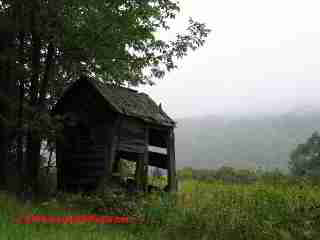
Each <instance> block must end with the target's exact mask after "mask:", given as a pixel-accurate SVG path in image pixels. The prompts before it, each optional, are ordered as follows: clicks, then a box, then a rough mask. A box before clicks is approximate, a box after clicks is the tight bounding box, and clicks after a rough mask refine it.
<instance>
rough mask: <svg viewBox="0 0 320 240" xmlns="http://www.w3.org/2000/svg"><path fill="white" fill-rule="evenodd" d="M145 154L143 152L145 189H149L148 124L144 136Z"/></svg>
mask: <svg viewBox="0 0 320 240" xmlns="http://www.w3.org/2000/svg"><path fill="white" fill-rule="evenodd" d="M144 144H145V149H144V154H143V173H142V174H143V185H144V186H143V187H144V190H145V191H147V190H148V169H149V167H148V166H149V148H148V146H149V127H148V125H146V127H145V136H144Z"/></svg>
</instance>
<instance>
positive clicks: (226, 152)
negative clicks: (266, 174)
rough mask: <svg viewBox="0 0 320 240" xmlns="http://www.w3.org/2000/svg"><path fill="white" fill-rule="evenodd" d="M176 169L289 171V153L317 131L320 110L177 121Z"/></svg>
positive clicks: (319, 124)
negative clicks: (276, 169)
mask: <svg viewBox="0 0 320 240" xmlns="http://www.w3.org/2000/svg"><path fill="white" fill-rule="evenodd" d="M177 121H178V125H177V129H176V159H177V167H178V168H182V167H186V166H190V167H193V168H210V169H214V168H218V167H221V166H222V165H225V166H231V167H235V168H250V169H257V168H262V169H265V170H272V169H275V168H279V169H281V170H285V171H286V170H288V161H289V154H290V152H291V151H292V150H293V149H294V148H295V147H296V146H297V144H299V143H303V142H305V141H306V139H307V138H308V137H310V136H311V134H312V133H313V132H314V131H318V130H320V109H319V108H314V107H299V108H297V109H295V110H294V111H291V112H289V113H285V114H257V115H254V114H252V115H250V116H249V115H247V116H235V115H234V116H232V115H225V116H213V115H210V116H204V117H194V118H183V119H178V120H177Z"/></svg>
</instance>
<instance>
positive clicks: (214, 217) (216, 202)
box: [0, 180, 320, 240]
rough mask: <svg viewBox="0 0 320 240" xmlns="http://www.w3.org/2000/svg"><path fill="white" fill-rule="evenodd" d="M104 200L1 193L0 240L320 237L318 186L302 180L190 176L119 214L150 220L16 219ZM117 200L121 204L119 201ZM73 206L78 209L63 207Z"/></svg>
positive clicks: (88, 208) (83, 209)
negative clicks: (171, 191)
mask: <svg viewBox="0 0 320 240" xmlns="http://www.w3.org/2000/svg"><path fill="white" fill-rule="evenodd" d="M106 198H107V197H101V196H100V197H96V198H94V197H91V198H82V197H80V195H68V196H64V197H63V198H62V200H61V199H58V200H56V201H55V200H52V201H49V202H45V203H42V204H41V205H40V204H39V203H38V204H35V205H33V206H32V205H29V206H23V205H22V204H21V203H19V202H18V201H16V200H15V199H14V198H13V197H10V196H8V195H7V194H5V193H1V194H0V206H1V209H0V214H1V215H0V239H1V240H2V239H60V240H64V239H77V240H80V239H154V240H155V239H184V240H187V239H226V240H229V239H246V240H247V239H248V240H250V239H252V240H260V239H265V240H269V239H270V240H271V239H283V240H289V239H320V187H318V186H317V185H311V184H308V183H303V182H302V183H300V184H280V183H279V184H275V183H273V184H270V183H269V184H267V183H259V182H256V183H252V184H227V183H223V182H218V181H215V182H210V183H206V182H199V181H195V180H187V181H184V182H183V184H182V189H181V191H180V192H179V193H178V194H177V195H176V196H173V195H168V194H164V193H161V194H152V195H149V196H147V197H144V198H141V199H140V200H139V201H138V202H137V203H136V204H134V205H131V206H129V208H130V209H131V210H130V211H129V212H127V213H124V212H122V213H121V212H120V213H119V212H118V213H115V214H122V215H125V214H127V215H128V214H129V215H135V216H139V217H141V218H143V219H145V220H146V224H129V225H125V224H124V225H115V224H103V225H102V224H93V223H91V224H89V223H88V224H62V225H61V224H45V223H33V224H26V225H21V224H15V223H14V221H15V219H17V217H19V216H23V215H26V214H42V215H68V214H69V215H70V214H74V215H79V214H88V213H92V209H95V208H96V207H97V206H98V207H100V208H103V207H106V208H107V207H108V208H110V206H112V204H113V203H112V201H110V199H106ZM113 201H114V204H119V202H120V201H121V199H114V200H113ZM126 204H128V203H126ZM70 206H73V207H75V209H76V210H74V211H72V212H67V211H64V210H61V209H62V208H69V207H70ZM118 206H119V205H117V207H118ZM123 206H125V205H123ZM123 206H120V207H123ZM100 214H101V213H100ZM102 214H107V213H102Z"/></svg>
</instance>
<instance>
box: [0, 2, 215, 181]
mask: <svg viewBox="0 0 320 240" xmlns="http://www.w3.org/2000/svg"><path fill="white" fill-rule="evenodd" d="M179 10H180V9H179V4H178V2H176V1H174V0H143V1H141V0H90V1H88V0H29V1H23V0H0V34H1V39H0V81H1V85H0V96H1V98H0V101H1V102H0V106H5V107H4V108H5V109H4V111H2V112H0V117H1V118H0V119H1V122H0V130H1V131H6V130H3V129H8V127H10V130H8V132H6V133H5V134H1V135H3V136H5V137H3V138H4V139H2V142H6V143H8V142H10V141H11V140H12V139H13V138H10V136H16V137H18V140H17V141H18V145H19V147H18V149H20V153H19V154H20V158H21V159H22V157H23V153H22V151H23V150H22V149H23V146H22V145H23V144H24V142H26V144H25V146H26V149H27V150H26V151H27V154H26V155H27V162H28V164H27V166H28V171H29V172H30V174H29V175H30V176H32V178H33V179H35V178H36V177H37V176H38V168H39V163H40V160H39V159H40V156H39V155H40V148H41V141H42V140H43V139H45V138H48V136H51V135H52V134H51V133H52V132H53V131H54V126H55V124H54V123H53V121H52V119H51V117H50V116H49V114H48V113H49V110H50V108H51V107H52V105H53V104H54V103H55V102H56V101H57V99H58V98H59V97H60V96H61V94H62V90H63V89H64V88H65V87H66V86H67V85H69V84H70V83H72V82H73V81H75V80H77V79H78V77H79V76H80V75H81V74H86V75H93V76H95V77H96V78H97V79H100V81H102V82H105V83H112V84H118V85H124V84H129V85H135V86H137V85H140V84H153V83H154V80H155V79H159V78H162V77H163V76H164V75H165V73H166V72H167V71H170V70H172V69H174V68H176V67H177V65H176V63H177V59H179V58H182V57H184V56H186V55H187V53H188V51H189V50H195V49H197V48H199V47H201V46H203V44H204V43H205V39H206V37H207V36H208V34H209V32H210V30H209V29H208V28H207V27H206V25H205V24H203V23H199V22H197V21H194V20H192V19H190V20H189V23H188V26H187V28H186V30H185V31H184V32H183V33H179V34H177V35H176V39H175V40H169V41H164V40H161V39H159V38H157V37H155V35H156V33H158V32H160V31H162V30H168V29H169V28H170V27H169V21H170V20H172V19H174V18H175V17H176V16H177V14H178V13H179ZM8 99H10V101H9V102H12V103H14V104H12V106H7V104H5V102H7V101H8ZM9 123H10V124H9ZM4 124H5V125H4ZM9 125H10V126H9ZM17 129H20V130H21V129H24V130H25V131H20V132H19V131H17ZM23 137H26V141H23V139H22V138H23ZM0 142H1V141H0ZM7 147H8V146H7V144H3V145H1V144H0V155H1V156H2V157H1V156H0V157H1V158H2V161H1V160H0V169H1V164H2V163H3V161H5V160H3V159H6V158H7V157H6V156H7V155H6V154H5V151H7V150H6V149H7ZM19 154H18V155H19ZM21 161H22V160H21ZM20 165H21V164H20ZM0 175H1V171H0ZM0 182H1V176H0ZM0 184H1V183H0Z"/></svg>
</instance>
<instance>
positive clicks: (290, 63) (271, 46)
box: [140, 0, 320, 118]
mask: <svg viewBox="0 0 320 240" xmlns="http://www.w3.org/2000/svg"><path fill="white" fill-rule="evenodd" d="M181 6H182V12H181V14H180V16H179V17H178V18H177V19H176V20H175V21H174V24H173V25H172V26H173V28H172V31H170V32H169V33H167V32H161V33H160V34H159V35H160V37H161V38H164V39H168V38H171V37H174V34H175V32H177V31H180V32H181V31H183V29H185V27H186V23H187V19H188V17H189V16H191V17H193V18H194V19H195V20H199V21H202V22H206V23H207V25H208V27H209V28H211V29H212V33H211V34H210V36H209V38H208V40H207V43H206V45H205V46H204V47H203V48H201V49H199V50H197V51H196V52H192V53H190V54H189V55H188V56H187V57H185V58H184V59H183V60H182V61H179V69H177V70H175V71H173V72H170V73H168V74H167V75H166V77H165V78H164V79H162V80H159V81H157V84H156V86H152V87H141V88H140V90H141V91H144V92H147V93H148V94H150V96H151V97H152V98H153V99H155V100H156V101H157V102H158V103H160V102H161V103H162V106H163V108H164V110H165V111H166V112H168V113H169V114H170V115H171V116H172V117H174V118H181V117H189V116H199V115H208V114H210V115H212V114H223V113H235V114H238V113H239V114H240V113H241V114H245V113H249V112H285V111H290V110H292V109H294V108H295V107H297V106H301V105H320V94H319V87H320V14H319V9H320V3H318V1H315V0H304V1H301V0H300V1H298V0H268V1H266V0H241V1H239V0H223V1H221V0H197V1H196V0H181Z"/></svg>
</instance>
